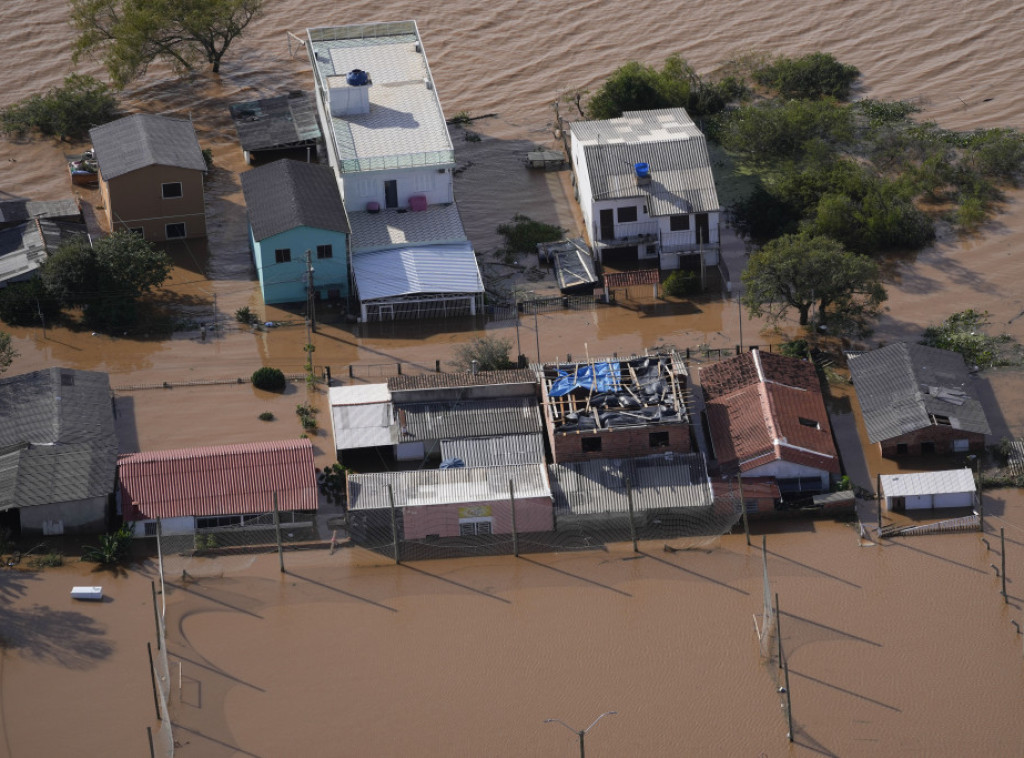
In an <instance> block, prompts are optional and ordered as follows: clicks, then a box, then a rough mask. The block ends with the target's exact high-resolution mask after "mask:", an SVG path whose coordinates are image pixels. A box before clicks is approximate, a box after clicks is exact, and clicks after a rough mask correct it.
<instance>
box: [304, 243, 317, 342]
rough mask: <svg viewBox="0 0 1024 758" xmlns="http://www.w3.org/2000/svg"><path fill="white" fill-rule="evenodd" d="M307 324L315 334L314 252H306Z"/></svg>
mask: <svg viewBox="0 0 1024 758" xmlns="http://www.w3.org/2000/svg"><path fill="white" fill-rule="evenodd" d="M306 324H307V326H308V327H309V328H311V329H312V330H313V331H314V332H315V331H316V290H315V289H313V251H312V250H307V251H306ZM309 342H310V340H309V329H307V330H306V344H307V345H308V344H309Z"/></svg>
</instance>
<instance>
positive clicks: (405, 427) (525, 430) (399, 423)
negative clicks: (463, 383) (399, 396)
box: [394, 397, 544, 442]
mask: <svg viewBox="0 0 1024 758" xmlns="http://www.w3.org/2000/svg"><path fill="white" fill-rule="evenodd" d="M395 416H396V423H395V429H394V432H395V435H396V437H395V441H396V442H416V441H423V440H444V439H457V438H459V437H487V436H492V435H495V434H530V433H537V432H540V431H542V430H543V428H544V427H543V424H542V423H541V420H540V409H539V408H538V406H537V400H536V398H533V397H503V398H493V399H487V400H452V401H448V402H440V403H395Z"/></svg>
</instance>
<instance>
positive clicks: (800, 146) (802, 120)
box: [719, 100, 853, 163]
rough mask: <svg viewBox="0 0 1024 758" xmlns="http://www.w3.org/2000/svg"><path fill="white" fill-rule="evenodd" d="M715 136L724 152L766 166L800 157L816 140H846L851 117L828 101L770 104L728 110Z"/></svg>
mask: <svg viewBox="0 0 1024 758" xmlns="http://www.w3.org/2000/svg"><path fill="white" fill-rule="evenodd" d="M719 134H720V139H721V141H722V144H723V145H724V146H725V147H726V149H728V150H731V151H734V152H736V153H738V154H740V155H742V156H744V157H746V158H748V159H749V160H751V161H754V162H755V163H770V162H776V161H779V160H780V159H792V158H797V157H801V156H803V154H804V153H805V152H807V151H808V150H809V149H812V147H813V146H814V143H815V142H816V141H824V142H825V143H826V144H832V145H834V144H836V143H845V142H847V141H849V140H850V138H851V137H852V136H853V118H852V115H851V112H850V111H849V109H848V108H846V107H844V106H842V105H841V104H838V103H836V102H834V101H831V100H820V101H812V100H789V101H786V102H781V103H780V102H775V101H770V102H767V103H762V104H759V105H748V106H743V107H741V108H737V109H736V110H735V111H731V112H730V113H729V114H728V117H727V118H725V119H724V121H723V123H722V126H721V130H720V132H719Z"/></svg>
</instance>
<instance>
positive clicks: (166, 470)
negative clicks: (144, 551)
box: [117, 439, 317, 521]
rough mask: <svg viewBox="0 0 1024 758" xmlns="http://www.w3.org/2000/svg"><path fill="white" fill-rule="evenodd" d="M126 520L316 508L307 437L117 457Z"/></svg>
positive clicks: (310, 454)
mask: <svg viewBox="0 0 1024 758" xmlns="http://www.w3.org/2000/svg"><path fill="white" fill-rule="evenodd" d="M117 470H118V479H119V481H120V489H121V503H122V507H123V511H124V517H125V519H126V520H128V521H139V520H142V519H151V518H172V517H180V516H225V515H234V514H245V513H268V512H270V511H272V510H273V509H274V493H277V507H278V509H279V510H282V511H294V510H316V507H317V486H316V470H315V468H314V466H313V445H312V443H311V442H310V441H309V440H308V439H298V440H285V441H281V442H254V443H248V444H244V445H220V446H217V447H194V448H187V449H184V450H165V451H163V452H157V453H130V454H128V455H121V456H119V457H118V463H117Z"/></svg>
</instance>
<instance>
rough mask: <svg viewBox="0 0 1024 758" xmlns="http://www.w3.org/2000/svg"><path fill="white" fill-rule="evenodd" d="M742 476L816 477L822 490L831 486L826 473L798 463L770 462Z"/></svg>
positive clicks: (745, 472) (777, 477)
mask: <svg viewBox="0 0 1024 758" xmlns="http://www.w3.org/2000/svg"><path fill="white" fill-rule="evenodd" d="M743 476H744V477H754V476H774V477H775V478H776V479H794V478H796V477H801V478H803V477H807V478H810V477H812V476H816V477H818V478H819V479H820V480H821V488H822V489H823V490H827V489H828V488H829V485H830V484H831V481H830V476H829V473H828V472H827V471H822V470H821V469H816V468H811V467H810V466H803V465H801V464H799V463H790V462H789V461H771V462H769V463H766V464H764V465H763V466H758V467H757V468H753V469H751V470H750V471H744V472H743Z"/></svg>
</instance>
